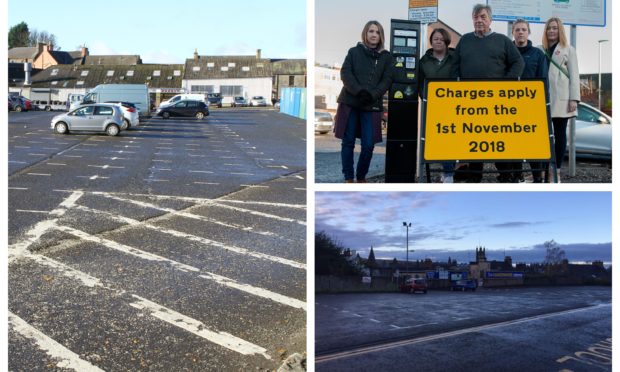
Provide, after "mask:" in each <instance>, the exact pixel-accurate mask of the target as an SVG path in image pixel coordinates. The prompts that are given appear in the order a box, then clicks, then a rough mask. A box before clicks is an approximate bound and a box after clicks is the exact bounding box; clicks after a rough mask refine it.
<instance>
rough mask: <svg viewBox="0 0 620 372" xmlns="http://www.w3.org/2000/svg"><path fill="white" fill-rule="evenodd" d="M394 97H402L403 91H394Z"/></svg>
mask: <svg viewBox="0 0 620 372" xmlns="http://www.w3.org/2000/svg"><path fill="white" fill-rule="evenodd" d="M394 98H395V99H403V92H401V91H400V90H399V91H397V92H396V93H394Z"/></svg>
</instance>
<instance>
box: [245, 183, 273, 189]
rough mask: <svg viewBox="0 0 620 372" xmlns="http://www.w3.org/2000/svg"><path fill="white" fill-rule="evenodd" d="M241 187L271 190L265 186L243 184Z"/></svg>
mask: <svg viewBox="0 0 620 372" xmlns="http://www.w3.org/2000/svg"><path fill="white" fill-rule="evenodd" d="M239 186H241V187H250V188H254V189H268V188H269V186H265V185H244V184H241V185H239Z"/></svg>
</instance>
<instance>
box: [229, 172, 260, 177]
mask: <svg viewBox="0 0 620 372" xmlns="http://www.w3.org/2000/svg"><path fill="white" fill-rule="evenodd" d="M229 174H231V175H234V176H253V175H254V174H253V173H238V172H230V173H229Z"/></svg>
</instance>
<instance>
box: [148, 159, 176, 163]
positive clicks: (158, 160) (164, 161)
mask: <svg viewBox="0 0 620 372" xmlns="http://www.w3.org/2000/svg"><path fill="white" fill-rule="evenodd" d="M152 161H153V162H160V163H172V160H160V159H153V160H152Z"/></svg>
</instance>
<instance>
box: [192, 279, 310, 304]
mask: <svg viewBox="0 0 620 372" xmlns="http://www.w3.org/2000/svg"><path fill="white" fill-rule="evenodd" d="M200 277H201V278H205V279H209V280H213V281H215V282H217V283H218V284H221V285H225V286H227V287H231V288H235V289H238V290H240V291H243V292H246V293H249V294H251V295H254V296H259V297H263V298H266V299H269V300H272V301H275V302H279V303H281V304H284V305H287V306H291V307H294V308H297V309H302V310H304V311H305V310H306V303H305V302H303V301H300V300H298V299H295V298H291V297H287V296H284V295H281V294H278V293H275V292H272V291H268V290H266V289H262V288H259V287H254V286H251V285H249V284H242V283H239V282H237V281H236V280H234V279H230V278H226V277H224V276H220V275H217V274H213V273H206V275H200Z"/></svg>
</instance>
